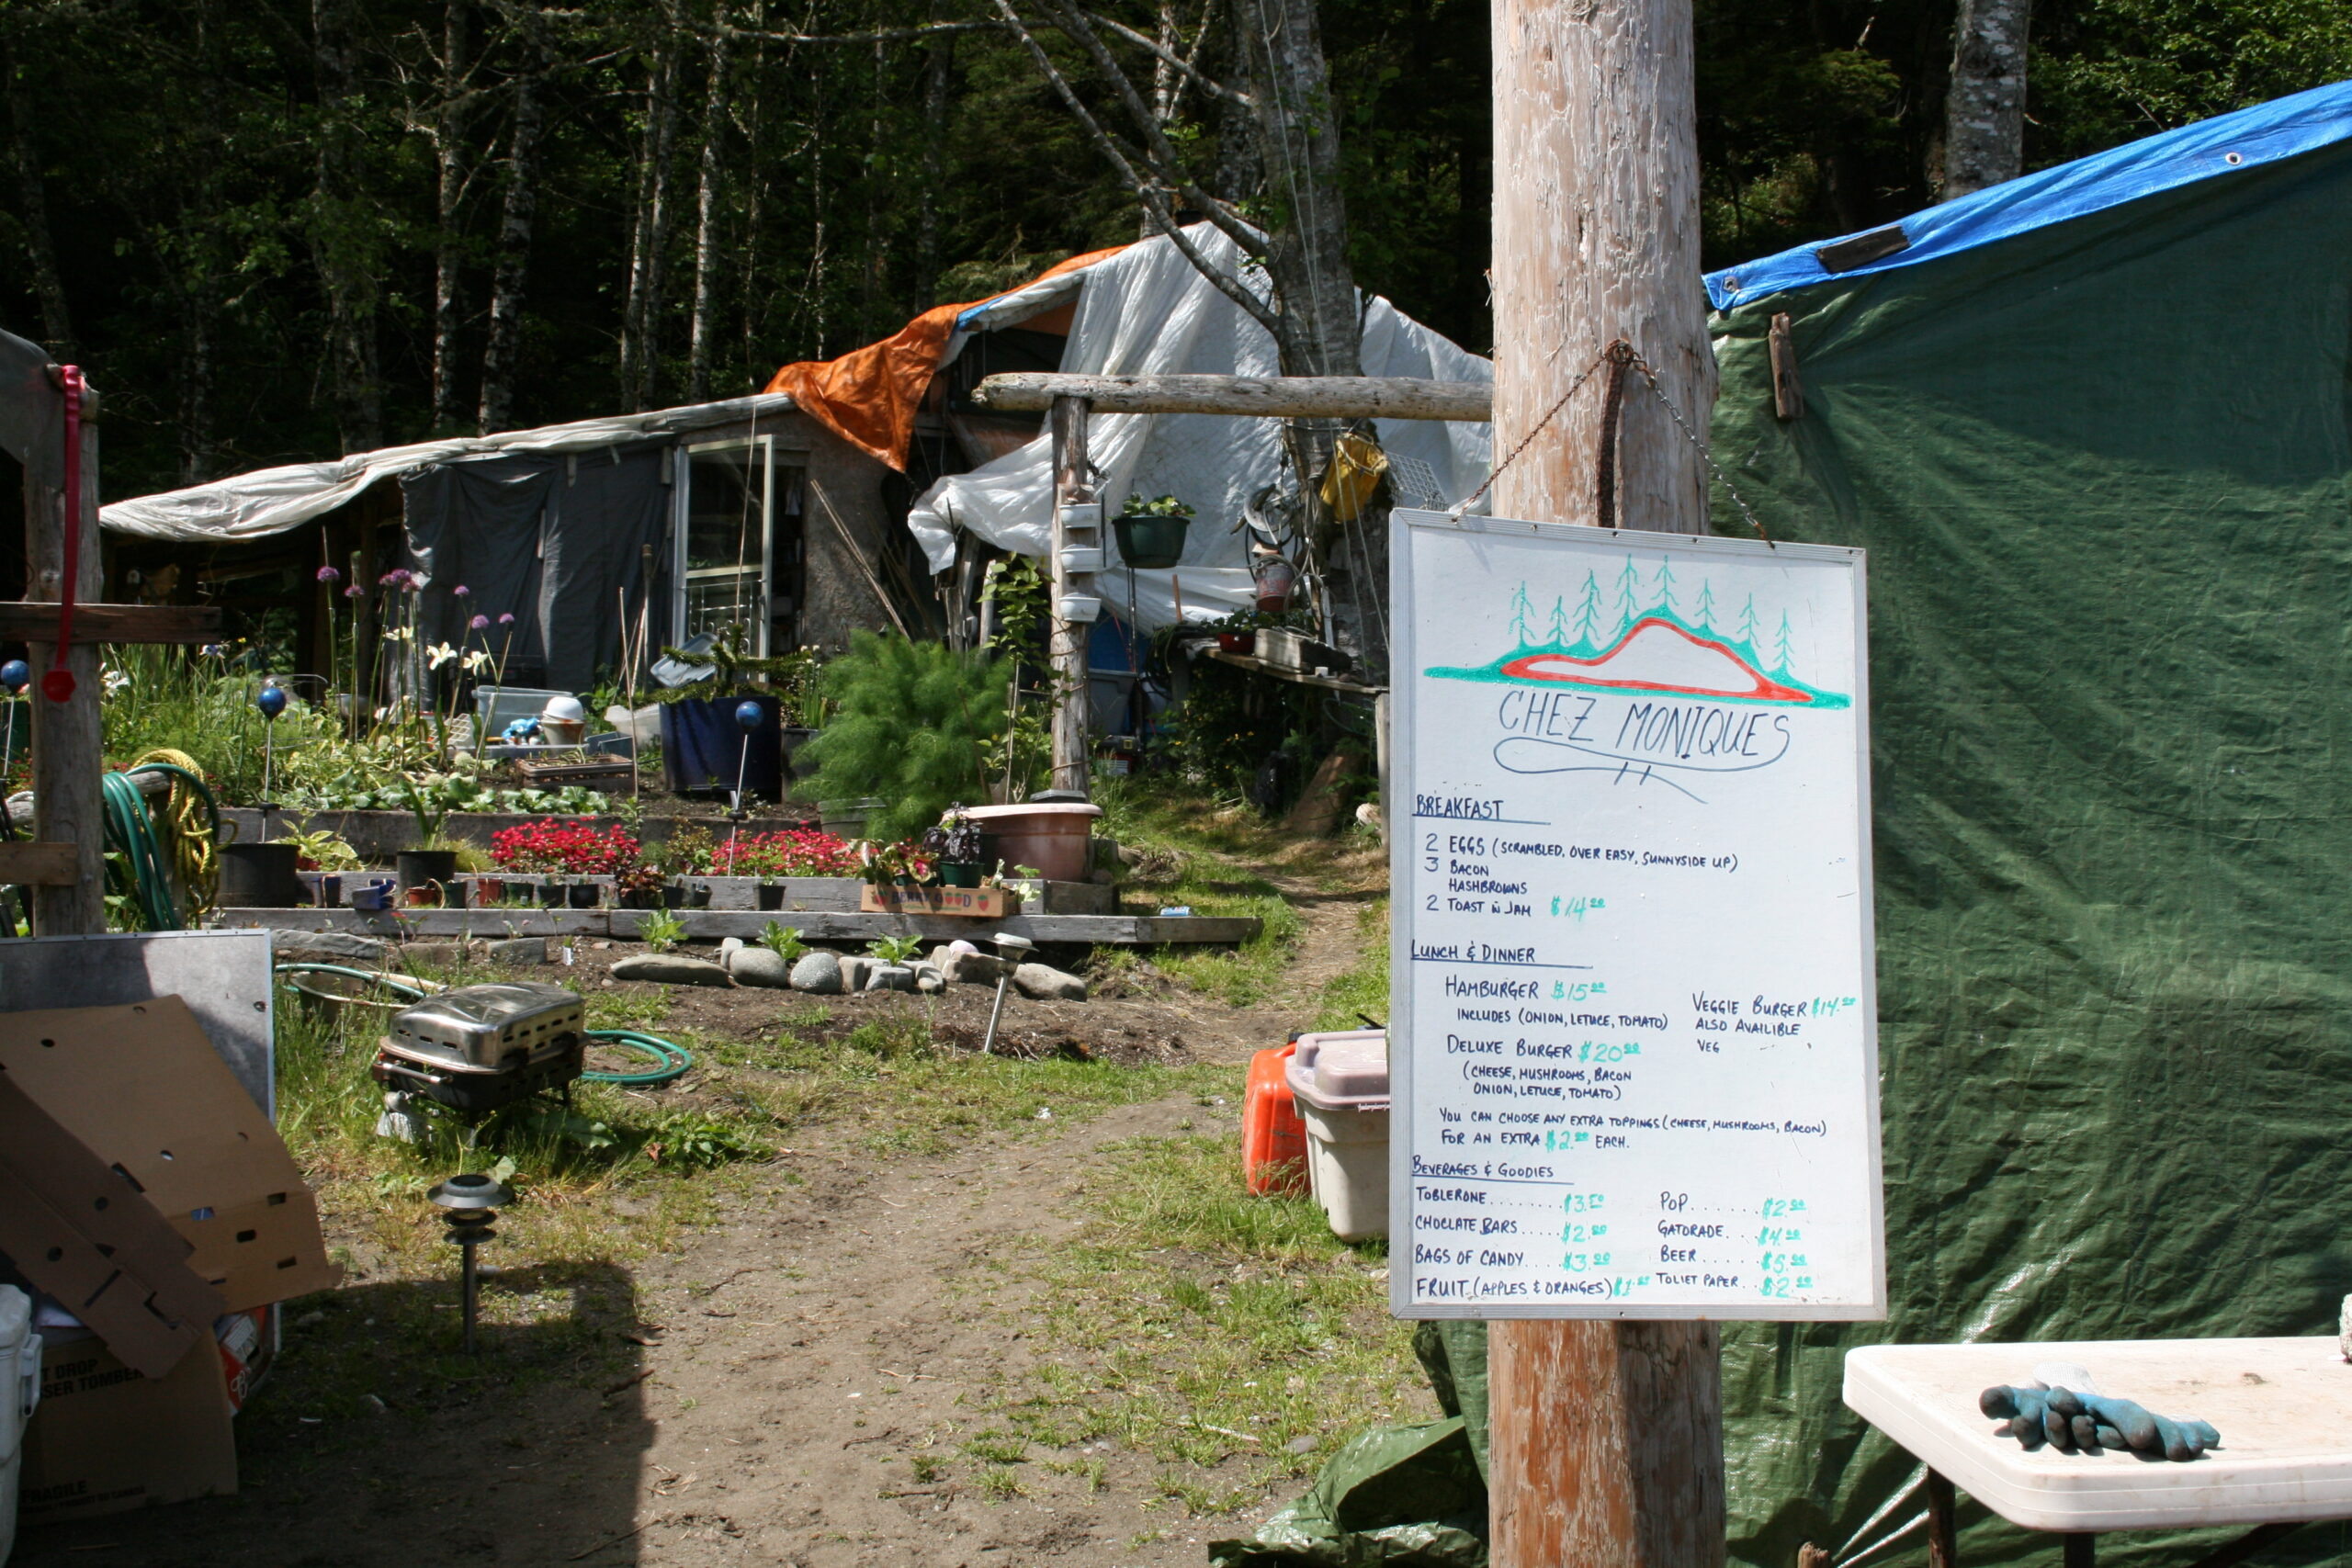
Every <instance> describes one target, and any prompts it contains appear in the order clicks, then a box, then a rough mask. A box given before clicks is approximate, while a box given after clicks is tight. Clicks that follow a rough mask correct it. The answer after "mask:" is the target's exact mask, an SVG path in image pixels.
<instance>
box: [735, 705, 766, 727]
mask: <svg viewBox="0 0 2352 1568" xmlns="http://www.w3.org/2000/svg"><path fill="white" fill-rule="evenodd" d="M766 717H767V710H766V709H765V708H763V707H762V706H760V705H759V704H757V703H755V702H752V701H751V700H750V699H748V698H746V699H745V700H744V701H742V702H740V703H737V704H736V705H735V726H736V728H739V729H741V731H742V732H743V733H744V734H746V735H749V734H751V733H752V731H753V730H754V729H757V728H759V727H760V724H761V721H762V720H763V719H765V718H766Z"/></svg>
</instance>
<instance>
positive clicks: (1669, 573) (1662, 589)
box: [1651, 556, 1674, 614]
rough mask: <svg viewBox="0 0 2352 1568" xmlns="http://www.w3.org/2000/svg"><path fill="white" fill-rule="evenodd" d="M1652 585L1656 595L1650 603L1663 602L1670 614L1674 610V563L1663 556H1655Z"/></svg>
mask: <svg viewBox="0 0 2352 1568" xmlns="http://www.w3.org/2000/svg"><path fill="white" fill-rule="evenodd" d="M1652 586H1653V587H1654V588H1655V589H1656V590H1657V598H1656V599H1654V600H1652V601H1651V603H1652V604H1653V605H1657V604H1663V605H1665V606H1666V608H1667V610H1668V613H1669V614H1671V613H1672V612H1673V610H1674V563H1673V562H1672V561H1670V560H1668V558H1666V557H1664V556H1660V557H1658V558H1657V582H1656V583H1654V584H1653V585H1652Z"/></svg>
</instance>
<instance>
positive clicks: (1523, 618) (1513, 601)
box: [1510, 582, 1534, 648]
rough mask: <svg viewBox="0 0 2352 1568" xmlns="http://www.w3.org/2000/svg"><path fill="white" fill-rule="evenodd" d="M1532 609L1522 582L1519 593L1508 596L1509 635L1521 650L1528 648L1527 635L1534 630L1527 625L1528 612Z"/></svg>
mask: <svg viewBox="0 0 2352 1568" xmlns="http://www.w3.org/2000/svg"><path fill="white" fill-rule="evenodd" d="M1532 608H1533V606H1532V605H1531V604H1529V603H1528V599H1527V584H1526V583H1524V582H1522V583H1521V584H1520V585H1519V591H1518V592H1515V593H1513V594H1512V595H1511V596H1510V635H1511V637H1512V639H1513V640H1514V641H1515V642H1517V643H1518V645H1519V646H1520V647H1521V648H1525V647H1527V646H1528V643H1529V640H1530V638H1529V636H1528V634H1529V633H1530V632H1531V631H1532V630H1533V629H1534V628H1532V626H1529V625H1528V624H1527V614H1528V611H1529V610H1531V609H1532Z"/></svg>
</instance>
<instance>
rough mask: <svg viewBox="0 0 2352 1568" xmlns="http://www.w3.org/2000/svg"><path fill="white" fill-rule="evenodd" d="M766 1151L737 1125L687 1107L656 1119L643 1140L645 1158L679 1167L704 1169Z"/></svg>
mask: <svg viewBox="0 0 2352 1568" xmlns="http://www.w3.org/2000/svg"><path fill="white" fill-rule="evenodd" d="M767 1152H768V1151H767V1150H766V1149H764V1148H763V1147H761V1146H760V1145H757V1144H755V1143H753V1142H752V1141H751V1139H749V1138H747V1137H745V1136H744V1135H743V1133H742V1131H741V1129H740V1128H736V1127H730V1126H729V1125H728V1124H727V1123H726V1122H718V1121H714V1120H712V1119H711V1118H710V1117H707V1116H702V1115H697V1114H695V1112H693V1111H679V1112H677V1113H675V1114H674V1115H670V1116H665V1117H663V1118H662V1120H661V1121H659V1122H655V1123H654V1124H653V1125H652V1126H651V1127H650V1129H648V1130H647V1134H646V1140H645V1157H646V1158H647V1159H648V1160H650V1161H651V1162H652V1163H653V1164H655V1165H667V1166H672V1167H674V1168H682V1169H693V1168H704V1169H707V1168H710V1167H712V1166H719V1165H725V1164H727V1163H728V1162H729V1161H730V1160H739V1159H760V1158H763V1157H765V1156H766V1154H767Z"/></svg>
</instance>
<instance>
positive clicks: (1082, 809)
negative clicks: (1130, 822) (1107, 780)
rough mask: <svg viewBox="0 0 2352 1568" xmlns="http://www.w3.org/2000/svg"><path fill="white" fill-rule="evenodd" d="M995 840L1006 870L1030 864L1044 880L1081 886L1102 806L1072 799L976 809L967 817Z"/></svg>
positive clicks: (1092, 850) (1091, 859)
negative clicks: (1079, 883)
mask: <svg viewBox="0 0 2352 1568" xmlns="http://www.w3.org/2000/svg"><path fill="white" fill-rule="evenodd" d="M966 815H967V816H968V817H970V818H971V819H972V821H973V823H974V824H975V825H976V826H977V827H978V829H980V831H981V832H983V833H987V834H989V835H990V836H991V837H993V838H994V839H995V840H996V857H997V858H998V859H1001V860H1002V861H1003V862H1004V863H1005V865H1006V866H1007V867H1008V868H1009V867H1012V866H1016V865H1034V866H1035V867H1036V868H1037V870H1038V872H1039V874H1042V875H1043V876H1044V877H1045V878H1046V880H1047V881H1048V882H1083V881H1085V880H1086V878H1087V875H1088V874H1090V873H1091V871H1092V870H1093V869H1094V868H1093V865H1092V861H1093V858H1094V849H1093V837H1094V824H1095V822H1096V821H1097V820H1098V819H1099V818H1101V817H1102V815H1103V808H1102V807H1099V806H1088V805H1083V804H1081V803H1079V802H1076V801H1052V802H1044V803H1040V802H1035V801H1031V802H1026V803H1023V805H1020V806H975V807H971V808H970V809H969V810H968V811H967V813H966Z"/></svg>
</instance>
